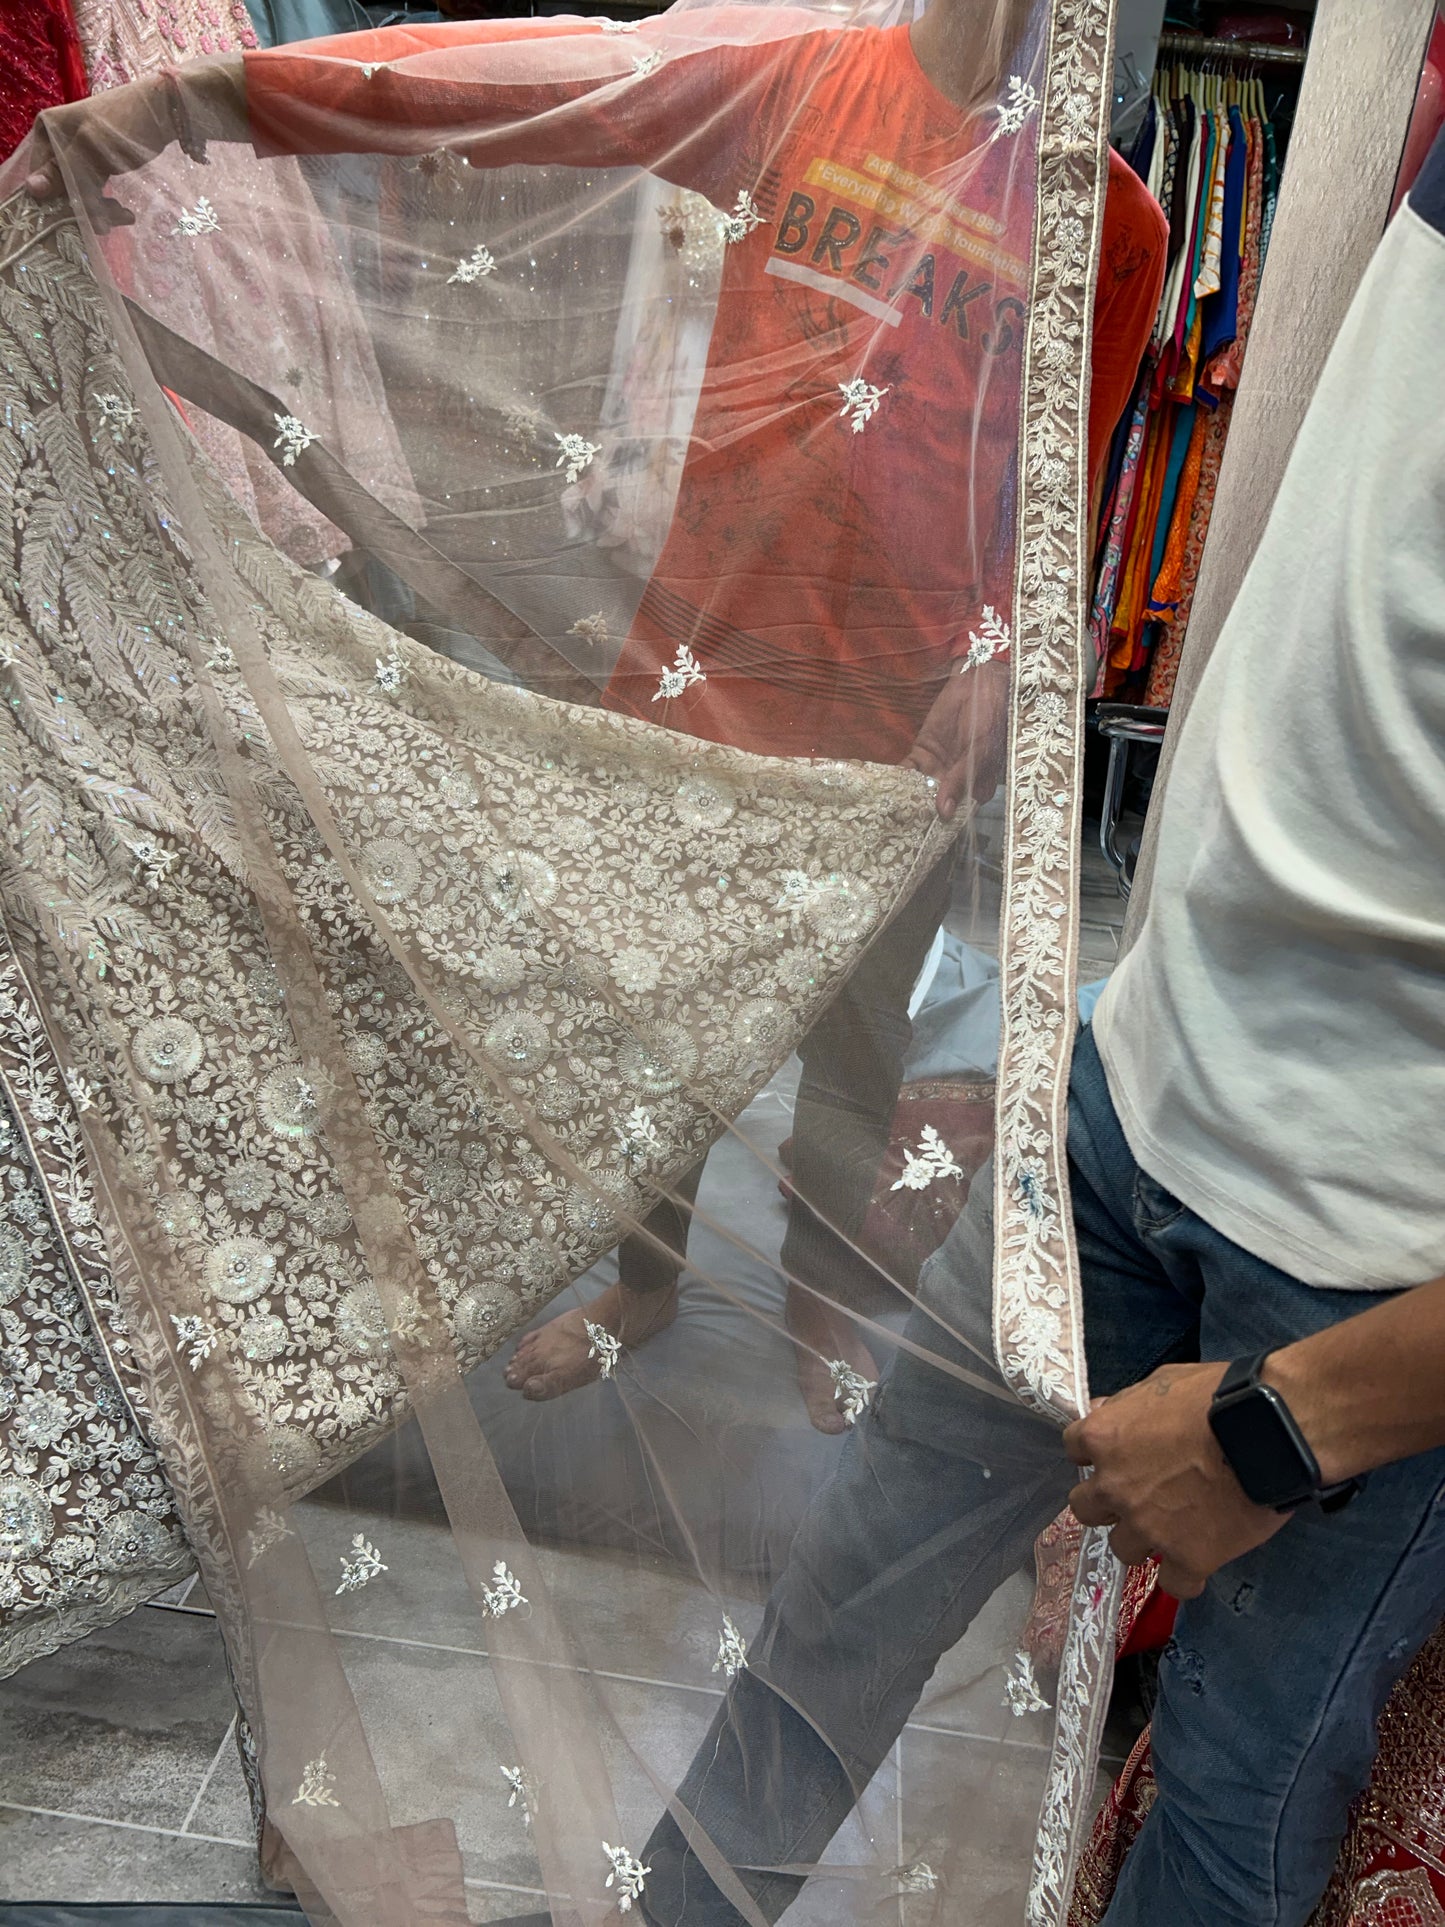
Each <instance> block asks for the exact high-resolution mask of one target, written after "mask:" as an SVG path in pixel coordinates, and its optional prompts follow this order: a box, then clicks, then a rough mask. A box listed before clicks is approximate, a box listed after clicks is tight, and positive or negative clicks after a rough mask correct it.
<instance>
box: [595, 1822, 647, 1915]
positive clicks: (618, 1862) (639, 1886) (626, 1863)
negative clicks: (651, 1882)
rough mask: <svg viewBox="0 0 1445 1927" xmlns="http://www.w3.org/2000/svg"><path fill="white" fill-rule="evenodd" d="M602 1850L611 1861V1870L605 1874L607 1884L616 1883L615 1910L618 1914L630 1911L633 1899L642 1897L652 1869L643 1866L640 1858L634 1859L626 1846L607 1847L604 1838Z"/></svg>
mask: <svg viewBox="0 0 1445 1927" xmlns="http://www.w3.org/2000/svg"><path fill="white" fill-rule="evenodd" d="M602 1851H603V1852H604V1853H605V1854H606V1855H607V1858H608V1859H609V1860H610V1861H611V1863H612V1871H611V1873H610V1874H608V1876H607V1885H608V1886H609V1887H610V1886H612V1885H613V1883H614V1882H615V1883H616V1886H617V1911H618V1913H619V1914H627V1913H631V1911H632V1903H633V1901H634V1900H640V1899H641V1898H642V1891H643V1888H644V1887H645V1886H646V1885H647V1876H648V1875H649V1874H650V1873H651V1872H652V1869H651V1867H644V1866H643V1864H642V1862H641V1861H640V1860H637V1859H635V1858H634V1857H633V1856H632V1855H631V1854H630V1853H629V1852H628V1851H627V1849H626V1847H609V1846H608V1844H607V1842H606V1841H605V1840H604V1841H603V1842H602Z"/></svg>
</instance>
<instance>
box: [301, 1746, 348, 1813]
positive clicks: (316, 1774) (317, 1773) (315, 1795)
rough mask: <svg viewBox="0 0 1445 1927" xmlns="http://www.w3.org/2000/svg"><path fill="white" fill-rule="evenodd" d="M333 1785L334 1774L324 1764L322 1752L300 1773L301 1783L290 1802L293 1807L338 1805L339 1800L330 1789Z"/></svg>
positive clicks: (324, 1756)
mask: <svg viewBox="0 0 1445 1927" xmlns="http://www.w3.org/2000/svg"><path fill="white" fill-rule="evenodd" d="M335 1785H336V1775H335V1774H334V1773H333V1772H332V1771H331V1768H330V1767H329V1766H328V1765H327V1764H326V1755H325V1754H324V1753H323V1754H322V1755H321V1757H320V1759H317V1760H311V1761H309V1762H308V1763H307V1766H306V1769H305V1771H304V1772H303V1773H302V1775H301V1785H300V1787H299V1788H298V1790H297V1793H296V1797H295V1799H294V1800H292V1802H291V1804H292V1806H293V1807H339V1806H340V1805H341V1802H340V1801H339V1800H338V1799H337V1797H336V1795H335V1793H334V1792H333V1791H332V1789H333V1788H334V1786H335Z"/></svg>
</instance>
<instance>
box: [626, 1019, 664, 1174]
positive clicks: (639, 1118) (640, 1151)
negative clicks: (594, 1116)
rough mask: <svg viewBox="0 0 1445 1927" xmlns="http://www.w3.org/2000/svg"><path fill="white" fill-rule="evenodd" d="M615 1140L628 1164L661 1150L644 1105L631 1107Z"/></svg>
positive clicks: (661, 1144) (659, 1134) (660, 1141)
mask: <svg viewBox="0 0 1445 1927" xmlns="http://www.w3.org/2000/svg"><path fill="white" fill-rule="evenodd" d="M648 987H649V988H650V987H651V986H648ZM617 1139H618V1143H619V1144H620V1145H621V1147H622V1155H623V1157H624V1158H626V1159H627V1160H628V1162H629V1163H630V1162H631V1161H632V1160H633V1159H634V1158H644V1157H651V1156H653V1155H654V1154H657V1153H660V1152H661V1151H662V1149H663V1143H662V1133H661V1132H660V1131H659V1130H658V1128H657V1126H656V1124H655V1123H654V1122H653V1119H652V1113H651V1111H649V1110H648V1108H647V1106H646V1105H645V1104H634V1105H633V1107H632V1109H631V1110H630V1111H629V1112H628V1113H627V1115H626V1117H625V1118H623V1120H622V1122H621V1123H620V1124H619V1125H618V1127H617Z"/></svg>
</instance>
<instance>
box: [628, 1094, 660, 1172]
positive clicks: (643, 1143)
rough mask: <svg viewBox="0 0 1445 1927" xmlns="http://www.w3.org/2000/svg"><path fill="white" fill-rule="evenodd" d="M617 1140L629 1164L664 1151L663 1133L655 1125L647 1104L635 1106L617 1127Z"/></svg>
mask: <svg viewBox="0 0 1445 1927" xmlns="http://www.w3.org/2000/svg"><path fill="white" fill-rule="evenodd" d="M617 1140H618V1143H619V1144H620V1145H621V1146H622V1155H623V1156H624V1157H625V1158H627V1159H628V1160H629V1162H630V1161H631V1160H632V1159H633V1158H637V1157H643V1156H646V1155H649V1154H650V1153H652V1152H654V1151H660V1150H661V1149H662V1133H661V1132H660V1131H659V1130H658V1128H657V1126H656V1124H654V1123H653V1121H652V1113H651V1111H649V1110H648V1108H647V1106H646V1105H645V1104H634V1105H633V1107H632V1109H631V1110H630V1111H629V1112H628V1113H627V1115H626V1117H625V1118H623V1120H622V1122H621V1123H620V1124H619V1125H618V1127H617Z"/></svg>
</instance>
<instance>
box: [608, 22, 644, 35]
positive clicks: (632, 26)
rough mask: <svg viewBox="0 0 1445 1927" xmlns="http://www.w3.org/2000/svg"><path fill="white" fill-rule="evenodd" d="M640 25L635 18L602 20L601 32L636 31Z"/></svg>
mask: <svg viewBox="0 0 1445 1927" xmlns="http://www.w3.org/2000/svg"><path fill="white" fill-rule="evenodd" d="M640 25H641V22H640V21H637V20H604V21H603V22H602V31H603V33H636V32H637V31H638V29H639V27H640Z"/></svg>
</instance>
